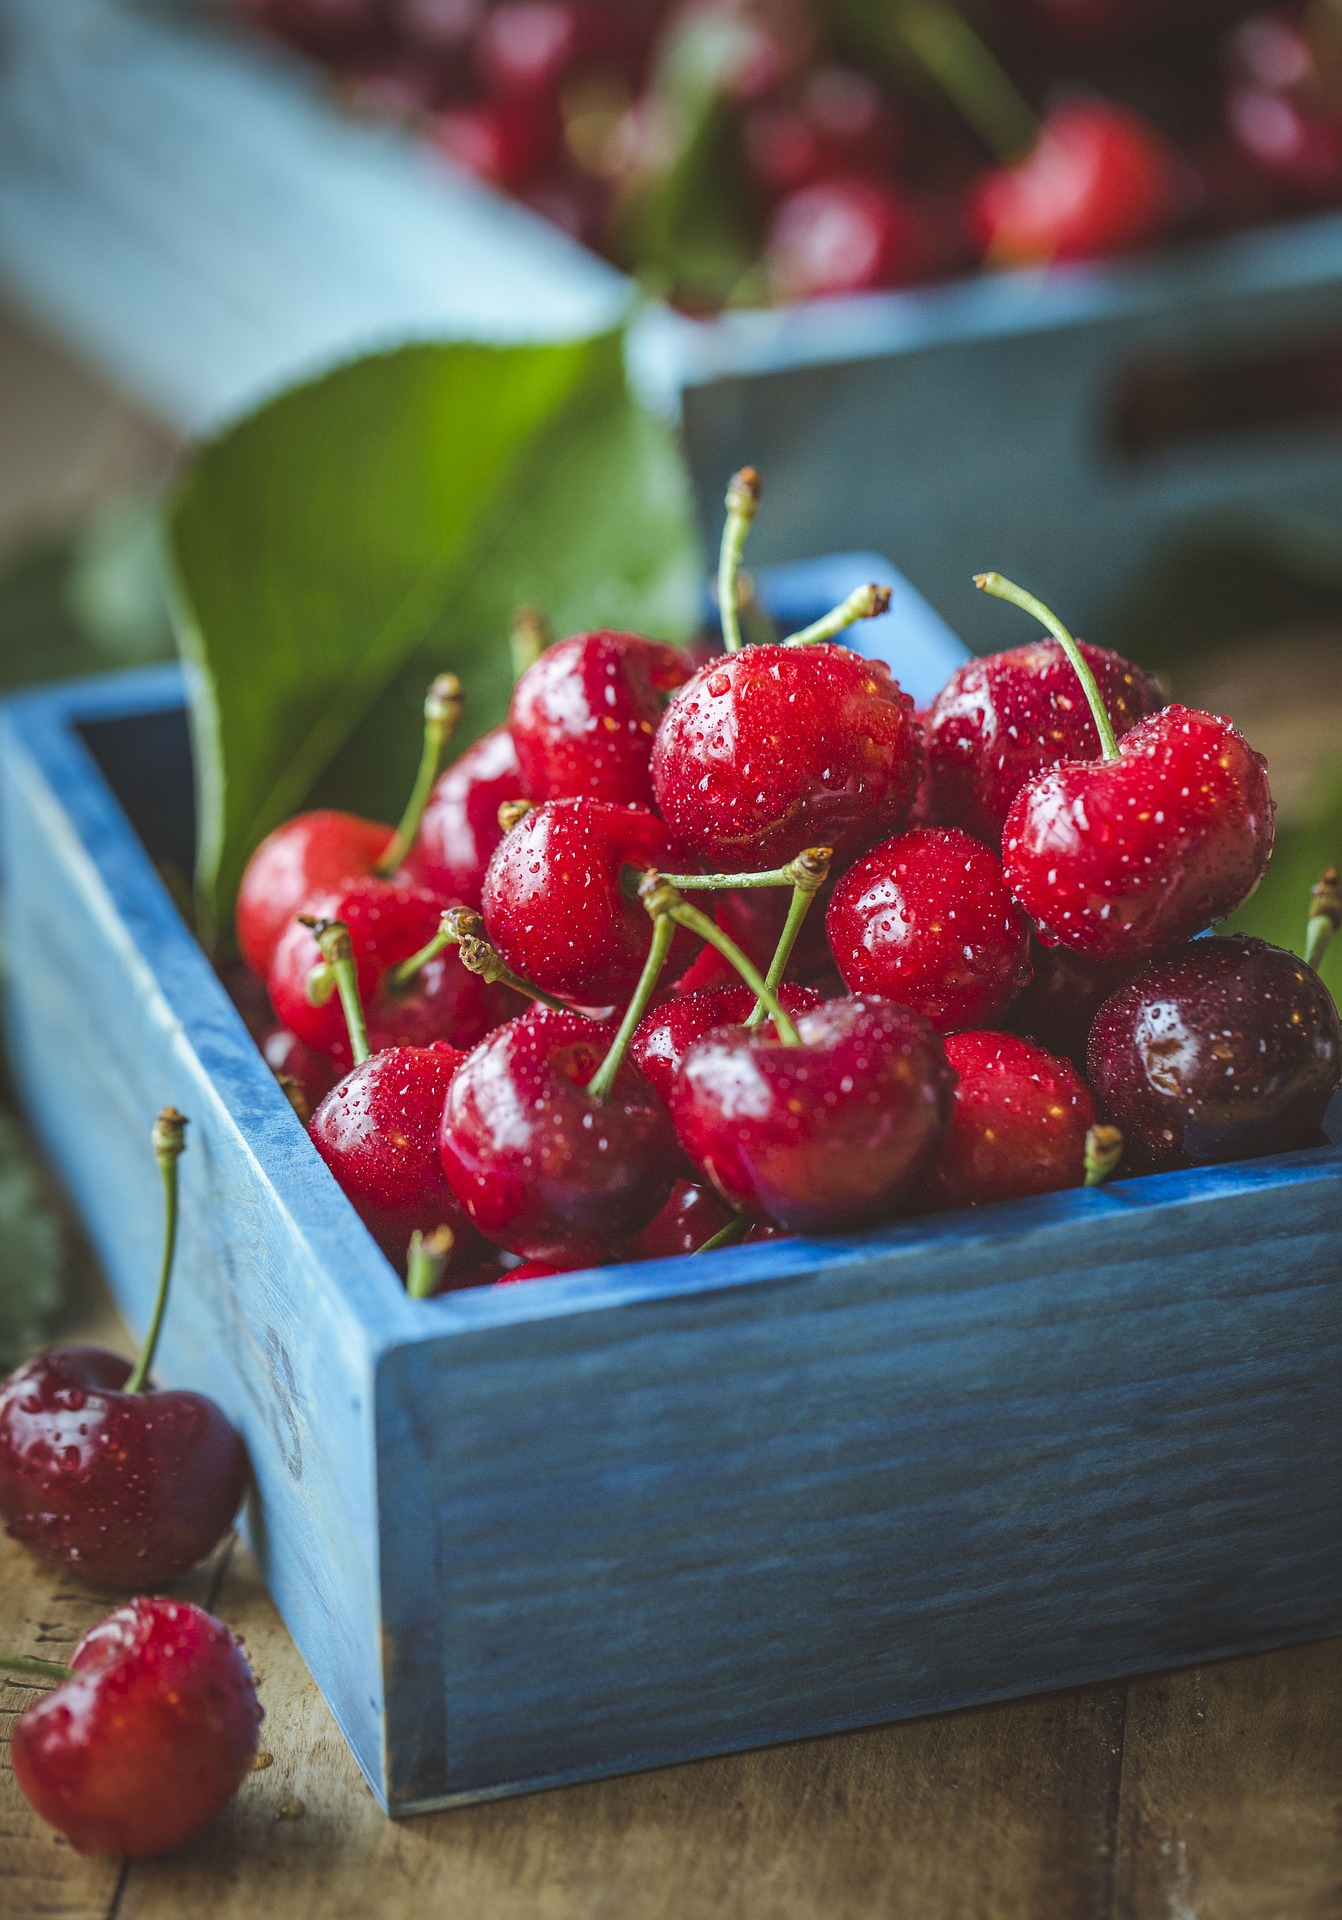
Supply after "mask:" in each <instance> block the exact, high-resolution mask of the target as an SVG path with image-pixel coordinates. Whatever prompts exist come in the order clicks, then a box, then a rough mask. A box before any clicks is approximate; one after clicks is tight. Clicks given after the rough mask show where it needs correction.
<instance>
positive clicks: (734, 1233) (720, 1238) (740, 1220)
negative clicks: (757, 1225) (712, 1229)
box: [694, 1213, 750, 1253]
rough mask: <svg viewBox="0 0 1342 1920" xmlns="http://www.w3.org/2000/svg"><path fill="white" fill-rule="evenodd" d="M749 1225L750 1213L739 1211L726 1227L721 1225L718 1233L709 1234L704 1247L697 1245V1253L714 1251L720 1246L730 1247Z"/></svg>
mask: <svg viewBox="0 0 1342 1920" xmlns="http://www.w3.org/2000/svg"><path fill="white" fill-rule="evenodd" d="M749 1225H750V1216H749V1214H746V1213H738V1214H737V1216H736V1218H735V1219H734V1220H729V1221H728V1222H727V1224H726V1226H725V1227H719V1228H718V1230H717V1232H716V1233H714V1234H710V1235H709V1237H708V1239H707V1240H705V1241H704V1244H703V1245H702V1247H696V1248H695V1249H694V1251H695V1252H696V1253H713V1252H715V1251H716V1249H717V1248H718V1247H730V1246H732V1245H733V1244H734V1243H735V1242H736V1241H737V1240H739V1239H740V1238H741V1236H742V1234H743V1233H744V1232H745V1231H746V1229H747V1228H748V1227H749Z"/></svg>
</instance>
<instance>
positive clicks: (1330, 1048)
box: [1087, 934, 1342, 1173]
mask: <svg viewBox="0 0 1342 1920" xmlns="http://www.w3.org/2000/svg"><path fill="white" fill-rule="evenodd" d="M1087 1063H1088V1069H1089V1077H1090V1080H1091V1084H1092V1085H1093V1086H1094V1088H1095V1091H1096V1093H1097V1094H1098V1095H1099V1099H1100V1103H1101V1105H1102V1106H1103V1108H1104V1110H1105V1112H1106V1114H1107V1115H1108V1116H1109V1117H1110V1118H1111V1119H1112V1120H1114V1121H1115V1122H1116V1123H1117V1124H1118V1126H1119V1127H1121V1129H1122V1131H1123V1135H1124V1138H1125V1141H1126V1149H1125V1160H1126V1164H1127V1166H1128V1167H1129V1169H1130V1170H1131V1171H1132V1172H1134V1173H1153V1172H1164V1171H1166V1170H1167V1169H1170V1168H1175V1167H1191V1166H1207V1165H1212V1164H1215V1163H1217V1162H1220V1161H1224V1160H1246V1159H1252V1158H1254V1157H1255V1156H1257V1155H1260V1154H1268V1153H1285V1152H1288V1151H1290V1150H1291V1149H1292V1148H1295V1147H1307V1146H1313V1145H1315V1144H1316V1143H1318V1142H1319V1139H1320V1136H1319V1128H1320V1125H1321V1124H1322V1121H1323V1116H1324V1113H1325V1111H1326V1109H1327V1107H1328V1103H1329V1101H1330V1100H1331V1098H1332V1096H1333V1093H1334V1092H1335V1090H1336V1088H1337V1085H1338V1080H1339V1077H1340V1076H1342V1027H1340V1026H1339V1023H1338V1016H1337V1008H1336V1007H1335V1006H1334V1004H1333V999H1332V995H1331V994H1330V993H1329V992H1328V989H1327V988H1326V987H1325V986H1324V985H1323V982H1322V981H1321V980H1320V979H1319V977H1318V975H1317V974H1316V973H1315V972H1314V970H1313V969H1312V968H1311V967H1309V966H1307V965H1306V964H1305V962H1304V961H1303V960H1299V959H1297V958H1296V956H1295V955H1294V954H1293V953H1287V952H1286V951H1285V950H1284V949H1283V948H1281V947H1273V946H1269V945H1268V943H1267V942H1266V941H1265V940H1254V939H1250V938H1248V937H1247V936H1245V935H1241V934H1236V935H1231V936H1229V937H1227V938H1222V939H1213V940H1193V941H1190V942H1189V943H1188V944H1187V945H1186V946H1183V947H1181V948H1180V949H1179V950H1178V952H1176V953H1172V954H1170V955H1169V956H1168V957H1167V958H1165V959H1163V960H1157V961H1155V962H1153V963H1152V965H1150V966H1148V967H1145V968H1143V969H1142V971H1141V972H1140V973H1138V974H1137V975H1136V977H1135V978H1134V979H1132V980H1131V981H1129V983H1128V985H1127V986H1125V987H1120V988H1119V990H1118V992H1117V993H1115V994H1113V995H1112V996H1111V997H1110V998H1109V999H1108V1000H1106V1001H1105V1003H1104V1005H1103V1006H1102V1007H1101V1008H1100V1011H1099V1013H1098V1014H1097V1015H1096V1016H1095V1024H1094V1026H1093V1027H1092V1029H1091V1035H1090V1046H1089V1049H1088V1054H1087Z"/></svg>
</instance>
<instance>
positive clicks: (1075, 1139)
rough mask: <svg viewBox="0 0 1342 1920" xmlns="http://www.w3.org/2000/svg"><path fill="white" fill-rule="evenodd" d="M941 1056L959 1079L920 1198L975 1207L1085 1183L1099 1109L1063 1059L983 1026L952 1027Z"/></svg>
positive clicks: (937, 1205)
mask: <svg viewBox="0 0 1342 1920" xmlns="http://www.w3.org/2000/svg"><path fill="white" fill-rule="evenodd" d="M946 1058H947V1060H948V1061H949V1062H950V1064H951V1067H952V1069H953V1071H954V1072H955V1074H956V1075H957V1079H958V1084H957V1086H956V1089H955V1095H954V1104H953V1106H952V1109H951V1123H950V1129H949V1131H948V1132H947V1135H946V1138H945V1140H944V1141H943V1142H942V1145H941V1150H940V1152H939V1154H938V1156H937V1160H936V1164H935V1166H934V1167H933V1169H932V1173H931V1176H930V1177H929V1179H928V1181H927V1184H926V1186H925V1187H924V1189H923V1191H922V1194H921V1196H920V1198H921V1200H922V1202H923V1204H924V1205H926V1206H929V1207H932V1208H934V1209H938V1208H943V1207H976V1206H982V1205H984V1204H986V1203H988V1202H990V1201H994V1200H1016V1199H1022V1198H1025V1197H1026V1196H1028V1195H1030V1194H1035V1193H1053V1192H1056V1191H1057V1190H1059V1189H1060V1188H1063V1187H1079V1186H1081V1185H1082V1184H1083V1183H1084V1181H1085V1178H1086V1140H1087V1136H1088V1135H1089V1133H1090V1131H1091V1129H1092V1128H1093V1127H1094V1126H1095V1124H1096V1121H1097V1119H1098V1115H1097V1113H1096V1110H1095V1100H1094V1096H1093V1095H1092V1093H1091V1091H1090V1088H1089V1087H1088V1086H1087V1085H1086V1083H1085V1081H1084V1080H1083V1079H1082V1078H1081V1075H1080V1074H1079V1073H1078V1072H1077V1071H1076V1068H1075V1067H1073V1066H1072V1065H1071V1063H1070V1062H1069V1061H1067V1060H1059V1059H1057V1058H1056V1057H1055V1056H1054V1055H1053V1054H1050V1053H1046V1052H1045V1050H1044V1049H1043V1047H1039V1046H1035V1045H1034V1044H1033V1043H1032V1042H1031V1041H1029V1040H1022V1039H1021V1038H1020V1037H1019V1035H1017V1034H1014V1033H994V1032H992V1031H986V1030H985V1031H979V1032H975V1033H957V1034H952V1035H951V1037H950V1039H948V1040H947V1042H946Z"/></svg>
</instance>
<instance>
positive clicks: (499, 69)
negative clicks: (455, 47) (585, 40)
mask: <svg viewBox="0 0 1342 1920" xmlns="http://www.w3.org/2000/svg"><path fill="white" fill-rule="evenodd" d="M580 45H581V21H580V9H579V8H577V7H573V6H564V5H562V4H560V0H501V4H500V5H497V6H494V7H492V8H491V9H490V11H489V12H488V13H487V14H486V15H485V17H484V19H483V21H482V22H481V24H480V30H479V33H478V34H477V35H476V41H475V58H476V63H477V65H478V67H479V69H480V73H481V75H482V77H483V78H484V80H485V81H486V82H487V84H488V85H489V86H490V87H491V88H492V89H494V90H495V91H497V92H499V93H506V94H520V95H523V96H547V95H548V96H553V94H554V92H555V90H556V88H557V87H558V85H559V83H560V81H561V80H562V79H563V78H564V75H565V74H566V73H567V72H568V70H569V68H570V67H571V66H572V65H573V61H574V58H575V56H576V55H577V53H578V51H579V48H580Z"/></svg>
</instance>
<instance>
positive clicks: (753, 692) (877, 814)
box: [652, 642, 923, 873]
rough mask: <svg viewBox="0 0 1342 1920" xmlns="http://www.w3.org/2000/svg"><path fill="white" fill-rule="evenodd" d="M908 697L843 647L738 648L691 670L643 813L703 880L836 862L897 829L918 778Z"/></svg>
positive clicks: (655, 758) (670, 715) (882, 670)
mask: <svg viewBox="0 0 1342 1920" xmlns="http://www.w3.org/2000/svg"><path fill="white" fill-rule="evenodd" d="M922 771H923V759H922V741H921V736H920V734H919V730H918V728H917V726H916V724H915V722H914V718H913V702H912V700H911V699H910V698H909V696H908V694H906V693H903V692H902V691H901V690H900V688H899V686H898V685H897V684H896V682H895V681H894V680H893V679H892V678H891V677H890V669H889V668H888V667H887V666H886V665H885V664H884V662H882V661H879V660H864V659H863V658H862V656H861V654H857V653H854V652H852V651H851V649H850V648H848V647H842V646H835V645H832V644H830V643H828V642H821V643H820V644H819V645H815V646H797V647H789V646H786V645H777V646H758V647H743V648H742V649H741V651H740V652H739V653H732V654H727V655H724V656H723V658H722V659H721V660H718V661H715V662H714V663H713V664H712V665H710V666H707V667H701V668H700V670H699V672H698V673H696V674H695V676H694V678H693V679H692V680H691V681H689V682H688V684H687V685H686V686H684V687H682V688H681V690H680V692H679V693H678V694H676V696H675V697H674V699H673V700H672V701H671V704H670V706H669V707H668V708H667V710H666V713H665V715H664V716H663V719H662V724H661V726H660V727H659V728H658V731H657V740H656V744H655V745H654V747H653V753H652V782H653V790H654V792H655V794H656V797H657V804H658V806H659V807H660V808H661V810H662V813H663V815H664V817H665V819H666V821H667V824H668V826H669V827H670V829H671V831H672V833H674V834H675V835H676V837H677V839H679V840H681V841H682V842H683V843H684V844H685V845H686V846H688V847H689V848H691V849H692V851H693V852H695V853H696V854H698V855H699V856H700V857H701V859H702V860H703V862H704V864H705V866H706V867H707V868H708V869H710V870H711V871H713V872H722V873H746V872H750V871H751V870H752V869H756V870H763V869H765V868H769V867H775V866H782V865H783V864H784V863H785V862H786V861H788V860H792V859H794V858H795V857H796V855H797V854H799V853H801V852H803V851H804V850H805V849H806V848H807V847H832V848H833V850H834V855H835V858H836V860H838V861H840V862H842V861H843V860H845V859H846V858H848V857H851V855H853V854H854V853H857V852H859V851H860V850H861V849H862V848H863V847H866V846H870V845H871V844H872V842H873V841H875V840H883V839H885V838H886V837H887V836H888V835H889V834H891V833H894V832H896V831H897V830H898V828H900V827H901V826H902V825H903V824H904V820H905V817H906V815H907V814H908V811H909V808H910V806H911V805H912V804H913V799H914V796H915V795H916V793H917V791H918V783H919V781H920V779H921V778H922Z"/></svg>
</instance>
